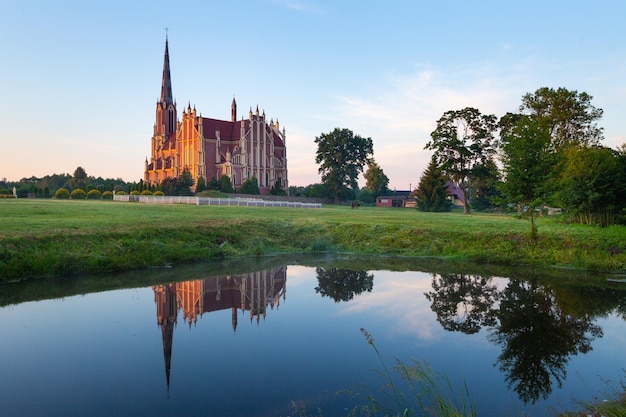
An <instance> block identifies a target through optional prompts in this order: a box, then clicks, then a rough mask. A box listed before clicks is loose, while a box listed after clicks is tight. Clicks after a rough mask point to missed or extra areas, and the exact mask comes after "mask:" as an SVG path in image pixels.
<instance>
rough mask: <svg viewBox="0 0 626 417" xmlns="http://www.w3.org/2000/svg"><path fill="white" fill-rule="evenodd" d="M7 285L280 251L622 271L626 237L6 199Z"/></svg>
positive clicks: (478, 219) (543, 227) (518, 226)
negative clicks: (533, 237)
mask: <svg viewBox="0 0 626 417" xmlns="http://www.w3.org/2000/svg"><path fill="white" fill-rule="evenodd" d="M0 213H1V217H0V280H3V281H10V280H16V279H21V278H25V277H45V276H66V275H73V274H79V273H92V272H102V271H120V270H131V269H139V268H145V267H149V266H155V265H163V264H168V263H181V262H188V261H197V260H207V259H212V258H220V257H237V256H245V255H258V254H269V253H281V252H292V253H293V252H295V253H306V252H323V251H335V252H351V253H361V254H377V255H380V254H385V255H402V256H429V257H440V258H444V259H456V260H467V261H473V262H481V263H493V264H501V265H517V264H532V265H542V266H560V267H572V268H581V269H589V270H602V271H611V272H623V271H624V269H625V268H626V228H624V227H609V228H598V227H591V226H583V225H572V224H565V223H563V222H560V221H559V219H558V218H540V219H538V223H537V227H538V230H539V237H538V239H537V241H532V240H531V239H530V238H529V236H528V230H529V223H528V221H527V220H521V219H517V218H514V217H512V216H497V215H482V214H472V215H469V216H467V215H463V214H459V213H420V212H417V211H415V210H412V209H389V208H359V209H357V210H352V209H350V208H349V207H340V206H328V207H324V208H322V209H290V208H263V207H219V206H217V207H216V206H193V205H146V204H141V203H116V202H102V201H57V200H20V199H17V200H14V199H5V200H0Z"/></svg>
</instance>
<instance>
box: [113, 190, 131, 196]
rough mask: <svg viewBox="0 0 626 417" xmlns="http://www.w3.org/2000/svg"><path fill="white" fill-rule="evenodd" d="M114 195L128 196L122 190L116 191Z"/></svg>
mask: <svg viewBox="0 0 626 417" xmlns="http://www.w3.org/2000/svg"><path fill="white" fill-rule="evenodd" d="M115 194H116V195H128V193H127V192H126V191H124V190H120V191H116V192H115Z"/></svg>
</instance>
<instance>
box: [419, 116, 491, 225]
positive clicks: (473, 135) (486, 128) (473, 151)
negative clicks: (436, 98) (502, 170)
mask: <svg viewBox="0 0 626 417" xmlns="http://www.w3.org/2000/svg"><path fill="white" fill-rule="evenodd" d="M496 128H497V122H496V116H494V115H483V114H481V113H480V111H479V110H477V109H475V108H472V107H466V108H464V109H462V110H450V111H447V112H445V113H444V114H443V116H442V117H441V118H440V119H439V120H438V121H437V128H436V129H435V130H434V131H433V132H432V133H431V134H430V137H431V141H430V142H428V143H427V144H426V146H425V149H430V150H433V151H434V157H435V159H436V162H437V165H438V166H439V167H440V168H441V171H442V172H443V174H445V175H446V176H447V177H448V178H450V179H451V180H452V181H454V182H455V183H457V184H459V187H460V188H461V190H462V191H463V194H464V197H465V198H464V200H463V201H464V207H463V211H464V212H465V213H469V211H470V208H469V205H468V202H469V201H468V200H469V197H470V190H471V189H472V188H473V187H474V182H475V180H476V178H475V176H474V169H475V167H476V166H477V165H481V164H482V165H485V164H486V163H487V161H489V160H490V159H491V158H492V156H493V155H494V153H495V148H494V146H493V140H494V136H493V135H494V132H495V130H496Z"/></svg>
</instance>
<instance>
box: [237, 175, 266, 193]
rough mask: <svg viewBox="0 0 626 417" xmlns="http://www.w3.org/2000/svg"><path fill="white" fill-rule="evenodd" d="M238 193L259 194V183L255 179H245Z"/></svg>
mask: <svg viewBox="0 0 626 417" xmlns="http://www.w3.org/2000/svg"><path fill="white" fill-rule="evenodd" d="M239 192H240V193H241V194H261V192H260V191H259V183H258V182H257V180H256V178H255V177H252V178H248V179H246V180H245V181H244V182H243V184H241V188H239Z"/></svg>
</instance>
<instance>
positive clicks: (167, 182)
mask: <svg viewBox="0 0 626 417" xmlns="http://www.w3.org/2000/svg"><path fill="white" fill-rule="evenodd" d="M177 182H178V181H177V179H176V178H163V181H161V186H160V187H161V191H163V193H164V194H165V195H174V194H175V193H176V190H177V188H176V183H177ZM116 188H117V187H116ZM116 191H119V190H117V189H116Z"/></svg>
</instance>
